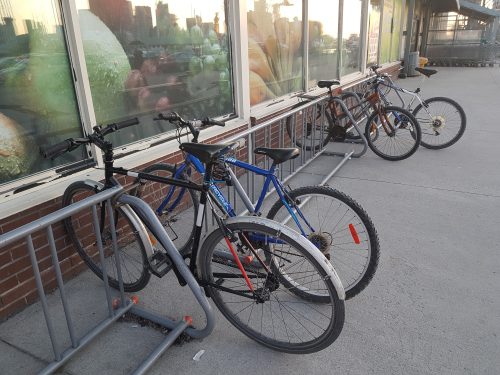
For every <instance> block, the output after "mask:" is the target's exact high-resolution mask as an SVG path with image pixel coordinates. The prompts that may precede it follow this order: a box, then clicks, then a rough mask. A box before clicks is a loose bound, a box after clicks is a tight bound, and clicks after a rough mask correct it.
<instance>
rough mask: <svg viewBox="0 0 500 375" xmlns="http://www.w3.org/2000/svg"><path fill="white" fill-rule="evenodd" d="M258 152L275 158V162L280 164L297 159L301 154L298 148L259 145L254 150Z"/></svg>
mask: <svg viewBox="0 0 500 375" xmlns="http://www.w3.org/2000/svg"><path fill="white" fill-rule="evenodd" d="M253 152H255V153H256V154H260V155H267V156H269V157H270V158H271V159H273V161H274V164H280V163H283V162H285V161H287V160H290V159H295V158H296V157H297V156H299V155H300V150H299V149H298V148H267V147H257V148H256V149H255V150H253Z"/></svg>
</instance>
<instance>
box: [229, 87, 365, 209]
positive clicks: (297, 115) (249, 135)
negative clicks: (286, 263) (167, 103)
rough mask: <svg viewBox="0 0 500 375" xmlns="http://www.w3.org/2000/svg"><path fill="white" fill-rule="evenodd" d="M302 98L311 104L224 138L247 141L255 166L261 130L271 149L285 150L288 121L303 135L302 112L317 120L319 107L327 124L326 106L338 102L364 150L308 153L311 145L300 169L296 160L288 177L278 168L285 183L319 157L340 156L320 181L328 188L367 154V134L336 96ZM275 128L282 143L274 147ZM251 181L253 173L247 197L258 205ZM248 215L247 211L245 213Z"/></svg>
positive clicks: (303, 117)
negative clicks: (348, 165)
mask: <svg viewBox="0 0 500 375" xmlns="http://www.w3.org/2000/svg"><path fill="white" fill-rule="evenodd" d="M303 97H304V98H306V99H308V101H307V102H305V104H304V105H301V106H299V107H296V108H294V109H292V110H291V111H287V112H285V113H283V114H280V115H279V116H276V117H273V118H271V119H269V120H266V121H264V122H262V123H260V124H258V125H256V126H253V127H251V128H250V129H248V130H246V131H243V132H241V133H238V134H235V135H234V136H232V137H230V138H228V139H225V140H224V142H225V143H228V144H229V143H231V142H235V141H238V140H241V139H246V142H247V145H248V162H249V163H252V162H253V159H254V156H253V147H254V146H255V134H256V133H257V132H259V131H264V132H265V138H267V139H266V142H267V143H268V146H269V147H273V146H274V147H285V143H286V141H285V133H286V130H285V129H284V125H285V123H286V121H287V120H290V121H291V122H292V124H293V129H295V127H296V125H297V124H299V127H301V128H302V134H304V131H305V129H306V126H307V116H305V115H303V112H304V111H307V110H312V111H313V113H312V116H313V118H316V116H317V114H318V112H317V111H318V108H317V107H318V104H319V107H320V108H321V109H320V110H321V114H320V121H326V115H325V110H326V106H327V104H328V103H329V102H330V101H331V100H333V101H335V103H337V104H338V105H339V106H340V107H341V108H342V110H343V111H344V112H345V113H346V114H347V116H348V117H349V119H350V120H351V121H352V123H353V124H354V128H355V131H356V132H357V133H358V134H359V136H360V138H361V143H362V144H363V147H362V150H361V151H358V152H356V151H355V150H354V149H353V150H351V151H349V152H346V153H340V152H332V151H327V150H325V149H324V148H323V147H321V148H320V149H319V150H317V151H316V150H314V147H311V150H309V151H306V147H307V146H308V145H302V150H301V156H300V159H301V163H300V164H301V165H300V166H298V167H297V168H296V166H295V160H290V161H289V162H287V163H288V165H289V169H288V171H286V172H288V174H287V175H286V176H285V177H283V172H284V166H285V163H283V164H280V165H279V166H278V170H279V173H280V176H282V181H283V183H286V182H287V181H288V180H289V179H290V178H292V177H293V176H294V175H295V174H297V173H299V172H300V171H301V170H303V169H304V168H305V167H307V166H308V165H309V164H310V163H311V162H312V161H314V160H316V159H317V158H318V157H319V156H340V157H342V160H341V161H340V163H339V164H338V165H337V166H336V167H335V168H334V169H333V170H332V171H331V172H330V173H329V174H328V176H326V177H325V178H324V179H323V180H322V181H321V183H320V185H325V184H326V183H327V181H328V180H329V179H331V178H332V177H333V176H334V175H335V174H336V173H337V172H338V171H339V170H340V168H342V166H344V165H345V163H346V162H347V161H348V160H350V159H351V158H359V157H361V156H362V155H364V154H365V153H366V150H367V149H368V143H367V141H366V138H365V136H364V133H363V132H362V131H361V130H360V128H359V127H358V125H357V123H356V120H355V119H354V117H353V116H352V113H351V112H350V111H349V109H348V108H347V106H346V104H345V103H344V102H343V101H342V100H341V99H340V98H337V97H335V98H330V97H321V98H316V97H314V98H313V97H307V96H303ZM358 99H359V97H358ZM273 126H279V131H278V133H279V140H278V144H277V145H274V144H273V143H272V140H271V138H272V134H271V133H272V131H271V129H272V127H273ZM315 131H316V129H315V128H314V127H313V132H315ZM315 135H316V134H314V133H313V137H312V138H314V137H315ZM325 136H326V135H325V134H324V131H323V129H322V130H321V134H319V139H320V140H323V139H324V137H325ZM294 137H295V134H292V135H291V138H292V139H291V141H292V145H293V143H294V142H293V139H294ZM311 146H313V145H312V141H311ZM267 163H268V160H266V166H267ZM251 179H252V182H253V174H252V175H251V178H249V179H247V192H248V193H249V194H248V195H249V197H250V198H251V199H252V201H253V202H255V200H256V196H255V193H254V188H253V187H254V184H253V183H250V180H251ZM273 191H274V188H273V189H271V190H270V191H269V193H268V196H269V195H270V194H272V193H273ZM228 193H229V191H228ZM233 194H235V192H233ZM235 201H236V198H235ZM245 212H246V211H244V213H245Z"/></svg>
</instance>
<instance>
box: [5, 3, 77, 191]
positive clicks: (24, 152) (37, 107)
mask: <svg viewBox="0 0 500 375" xmlns="http://www.w3.org/2000/svg"><path fill="white" fill-rule="evenodd" d="M78 136H81V125H80V118H79V116H78V109H77V103H76V99H75V92H74V87H73V81H72V76H71V73H70V66H69V62H68V53H67V50H66V45H65V41H64V31H63V28H62V21H61V14H60V10H59V1H56V0H53V1H51V0H23V1H9V0H3V1H2V6H1V7H0V184H1V183H5V182H9V181H12V180H14V179H17V178H20V177H23V176H27V175H30V174H33V173H35V172H39V171H42V170H45V169H48V168H51V167H55V166H58V165H61V164H65V163H67V162H71V161H76V160H80V159H82V154H83V150H81V151H80V152H77V151H75V152H74V153H72V154H65V155H63V156H61V157H59V158H58V159H56V160H54V161H52V160H44V159H42V158H41V157H40V156H39V153H38V146H39V145H42V144H53V143H56V142H59V141H62V140H63V139H66V138H69V137H78Z"/></svg>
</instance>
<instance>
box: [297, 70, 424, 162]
mask: <svg viewBox="0 0 500 375" xmlns="http://www.w3.org/2000/svg"><path fill="white" fill-rule="evenodd" d="M382 83H383V79H382V78H380V77H374V78H372V79H370V80H369V81H367V82H366V83H365V85H366V90H365V92H363V93H362V95H361V96H360V95H358V94H356V93H354V92H345V93H341V94H340V95H339V96H337V95H336V93H337V92H336V91H334V90H332V86H334V85H339V81H337V80H322V81H318V87H320V88H327V89H328V96H329V98H328V100H327V101H326V102H325V103H324V104H319V105H318V106H319V107H314V106H313V107H311V108H309V109H308V110H307V112H306V113H305V114H304V115H305V116H307V121H306V127H305V129H303V130H302V131H300V130H299V131H297V129H294V128H293V126H294V123H293V122H292V121H291V120H290V119H289V120H288V121H287V132H288V134H289V136H290V137H291V138H292V140H293V141H294V143H295V144H296V145H297V146H298V147H301V148H304V149H305V150H308V151H309V150H314V151H319V150H320V149H321V148H323V147H325V146H326V145H327V144H328V142H330V141H333V142H352V143H355V142H357V141H358V140H359V139H360V138H361V137H360V135H357V134H356V132H353V130H354V124H353V122H352V120H353V119H354V120H355V121H356V123H357V124H361V123H362V122H363V121H366V123H365V131H364V135H365V138H366V141H367V143H368V146H369V147H370V149H371V150H372V151H373V152H374V153H375V154H377V155H378V156H380V157H381V158H383V159H386V160H391V161H396V160H402V159H406V158H408V157H410V156H411V155H413V153H415V151H417V149H418V146H419V145H420V139H421V130H420V126H419V124H418V121H417V120H416V119H415V117H414V116H413V115H412V114H411V113H410V112H408V111H407V110H405V109H404V108H401V107H396V106H391V105H389V102H388V101H387V100H386V98H385V96H384V93H383V92H382V91H381V89H380V87H379V86H380V85H381V84H382ZM301 98H302V99H308V98H307V97H301ZM338 98H340V99H342V101H343V102H344V103H345V104H346V105H347V109H348V111H349V112H350V114H348V113H346V111H345V110H343V109H342V108H341V107H340V106H339V105H338V101H337V100H335V99H338ZM297 134H299V136H297ZM292 135H294V136H293V137H292Z"/></svg>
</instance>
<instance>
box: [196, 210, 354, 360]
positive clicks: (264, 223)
mask: <svg viewBox="0 0 500 375" xmlns="http://www.w3.org/2000/svg"><path fill="white" fill-rule="evenodd" d="M226 226H227V229H229V231H230V232H231V238H230V239H227V238H226V237H225V236H224V233H223V232H222V230H221V229H217V230H215V231H214V232H212V233H211V234H210V235H209V236H208V237H207V239H206V240H205V242H204V243H203V245H202V246H201V248H200V251H201V253H200V254H199V257H198V267H199V268H198V270H199V274H200V276H201V278H202V282H203V284H204V285H205V288H206V290H207V292H208V293H209V295H210V296H211V297H212V299H213V301H214V303H215V305H216V306H217V308H218V309H219V310H220V311H221V313H222V314H223V315H224V316H225V317H226V318H227V319H228V320H229V321H230V322H231V324H233V325H234V326H235V327H236V328H237V329H238V330H240V331H241V332H242V333H244V334H245V335H246V336H248V337H250V338H251V339H253V340H255V341H257V342H259V343H260V344H262V345H265V346H267V347H269V348H271V349H274V350H278V351H282V352H287V353H294V354H305V353H314V352H317V351H319V350H322V349H324V348H326V347H327V346H329V345H330V344H331V343H333V342H334V341H335V340H336V338H337V337H338V336H339V334H340V332H341V331H342V327H343V324H344V301H343V300H342V299H341V298H342V297H339V294H338V292H337V289H336V288H335V285H334V283H333V281H332V279H335V278H336V275H334V272H333V273H332V271H328V268H327V267H326V263H325V264H323V265H322V264H320V262H323V261H324V262H327V260H326V259H325V258H324V257H323V256H322V255H321V254H320V253H319V252H317V250H316V249H315V248H314V247H312V246H311V245H310V244H309V243H308V242H307V241H305V240H304V239H303V238H302V237H301V236H300V235H299V234H298V233H294V232H293V231H291V230H290V229H289V228H286V227H280V226H278V225H277V224H276V223H274V222H272V221H269V220H267V219H259V218H251V219H250V218H233V219H230V222H228V223H227V224H226ZM245 239H246V240H245ZM227 241H230V243H232V246H233V248H234V249H236V251H237V253H238V258H240V259H241V262H240V263H241V267H243V269H244V270H245V272H246V275H247V278H245V277H244V275H243V272H242V271H241V269H240V268H239V266H238V265H237V261H236V259H235V258H234V257H233V255H232V254H231V253H230V251H229V250H228V242H227ZM252 249H253V251H252ZM253 252H255V253H256V254H260V255H259V257H258V258H259V259H260V261H259V260H257V259H256V258H257V257H256V256H255V255H253V254H254V253H253ZM266 254H267V256H266ZM285 277H286V278H287V279H288V282H289V284H288V285H286V284H285V283H283V281H282V280H283V278H285ZM249 282H250V283H251V285H252V287H253V292H252V291H250V288H249V285H248V283H249ZM338 285H339V284H337V286H338ZM292 288H297V289H301V291H303V292H304V293H307V294H310V295H317V296H318V297H319V296H321V298H322V299H321V303H317V302H312V301H310V300H308V299H305V298H301V297H300V296H299V295H297V293H295V292H294V291H292V290H291V289H292ZM340 288H342V287H341V286H340Z"/></svg>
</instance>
